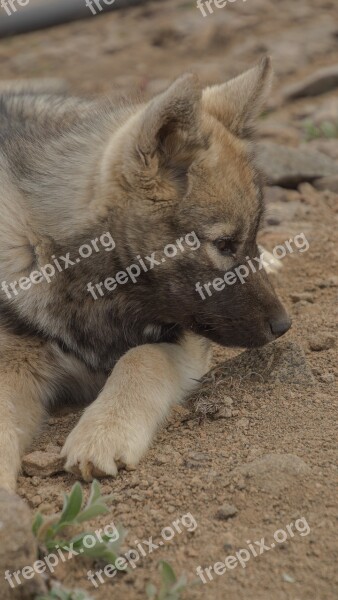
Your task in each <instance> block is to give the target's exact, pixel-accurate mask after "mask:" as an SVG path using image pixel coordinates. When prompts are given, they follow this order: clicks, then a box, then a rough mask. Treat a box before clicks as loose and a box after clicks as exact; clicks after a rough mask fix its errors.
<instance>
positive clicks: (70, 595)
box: [35, 587, 93, 600]
mask: <svg viewBox="0 0 338 600" xmlns="http://www.w3.org/2000/svg"><path fill="white" fill-rule="evenodd" d="M35 600H93V599H92V596H89V595H88V594H87V592H83V591H81V590H73V591H72V592H71V591H69V590H66V589H65V588H62V587H54V588H52V589H51V590H50V592H46V594H43V595H42V596H36V598H35Z"/></svg>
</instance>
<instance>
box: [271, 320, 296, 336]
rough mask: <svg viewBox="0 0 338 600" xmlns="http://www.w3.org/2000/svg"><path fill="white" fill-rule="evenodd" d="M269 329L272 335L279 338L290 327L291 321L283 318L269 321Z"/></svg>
mask: <svg viewBox="0 0 338 600" xmlns="http://www.w3.org/2000/svg"><path fill="white" fill-rule="evenodd" d="M270 327H271V331H272V333H273V334H274V335H275V336H276V337H280V336H281V335H284V333H286V332H287V331H289V329H290V327H291V319H290V318H289V317H283V318H282V319H271V321H270Z"/></svg>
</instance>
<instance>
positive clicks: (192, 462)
mask: <svg viewBox="0 0 338 600" xmlns="http://www.w3.org/2000/svg"><path fill="white" fill-rule="evenodd" d="M209 462H211V456H210V455H209V454H207V453H206V452H189V454H188V457H187V459H186V461H185V465H186V466H187V467H188V468H189V469H193V468H197V469H198V468H201V467H204V466H206V465H207V464H208V463H209Z"/></svg>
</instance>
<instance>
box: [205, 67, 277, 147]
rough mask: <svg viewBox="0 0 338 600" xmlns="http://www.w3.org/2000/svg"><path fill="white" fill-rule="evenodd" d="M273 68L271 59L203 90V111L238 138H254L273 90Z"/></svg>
mask: <svg viewBox="0 0 338 600" xmlns="http://www.w3.org/2000/svg"><path fill="white" fill-rule="evenodd" d="M272 74H273V72H272V67H271V61H270V58H269V57H265V58H263V59H262V60H261V62H260V63H259V64H258V65H257V66H256V67H254V68H253V69H250V70H249V71H246V72H245V73H242V75H239V76H238V77H236V78H235V79H231V80H230V81H228V82H227V83H224V84H222V85H214V86H212V87H208V88H206V89H205V90H204V91H203V101H202V104H203V109H204V110H205V111H206V112H208V113H209V114H211V115H212V116H213V117H215V118H216V119H218V120H219V121H220V122H221V123H223V125H224V126H225V127H226V128H227V129H229V131H231V133H233V134H234V135H236V136H238V137H247V136H249V135H250V133H251V131H252V128H253V125H254V122H255V119H256V118H257V116H258V115H259V113H260V112H261V111H262V108H263V106H264V103H265V101H266V99H267V96H268V93H269V91H270V86H271V81H272Z"/></svg>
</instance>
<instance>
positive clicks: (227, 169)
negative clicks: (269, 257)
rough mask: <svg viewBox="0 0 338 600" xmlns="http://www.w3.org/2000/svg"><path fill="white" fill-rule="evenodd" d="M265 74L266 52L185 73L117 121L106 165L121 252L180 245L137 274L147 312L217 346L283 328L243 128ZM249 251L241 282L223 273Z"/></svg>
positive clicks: (265, 83)
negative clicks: (222, 75) (254, 59)
mask: <svg viewBox="0 0 338 600" xmlns="http://www.w3.org/2000/svg"><path fill="white" fill-rule="evenodd" d="M270 81H271V66H270V61H269V59H264V60H263V61H262V62H261V63H260V64H259V65H258V66H257V67H255V68H253V69H251V70H250V71H247V72H246V73H244V74H242V75H240V76H239V77H237V78H236V79H233V80H232V81H230V82H228V83H225V84H224V85H217V86H214V87H209V88H207V89H205V90H201V89H200V86H199V84H198V81H197V79H196V78H195V77H194V76H191V75H187V76H184V77H182V78H180V79H178V80H177V81H176V82H174V84H173V85H172V86H171V87H170V88H169V89H168V90H167V91H166V92H164V93H163V94H161V95H159V96H157V97H156V98H155V99H154V100H152V101H151V102H150V103H149V104H148V105H147V106H146V107H142V108H141V109H140V110H139V112H138V113H137V114H136V115H134V116H133V117H132V118H131V119H130V120H129V121H127V123H126V126H125V132H124V133H125V135H124V136H123V140H124V142H123V143H124V149H123V151H122V150H121V153H120V155H121V157H122V162H121V161H119V164H118V165H117V164H116V167H118V169H119V174H118V175H117V171H116V170H115V181H116V176H118V178H119V181H120V190H121V189H122V188H123V193H124V202H125V203H126V205H128V211H126V213H125V220H126V221H129V227H126V228H125V230H124V231H129V232H132V233H129V240H127V243H128V246H129V247H130V248H132V253H131V255H130V258H131V259H132V257H133V256H135V254H136V253H138V254H142V255H145V254H147V253H151V252H154V251H156V252H157V253H161V251H162V250H163V248H164V246H165V245H166V244H167V243H174V244H175V241H176V240H179V239H181V244H180V245H181V247H182V246H184V245H185V249H184V250H183V251H182V249H180V250H179V252H177V254H176V256H175V258H172V259H170V260H169V259H166V260H165V261H163V263H162V264H161V265H160V266H157V267H156V268H154V269H153V270H151V272H149V273H148V274H147V285H149V282H153V283H154V291H153V294H154V295H153V303H154V307H153V308H154V311H153V312H154V314H153V316H154V318H155V314H156V316H157V319H159V320H162V321H164V322H167V323H179V324H181V325H183V326H184V327H186V328H191V329H192V330H194V331H196V332H197V333H200V334H202V335H204V336H206V337H208V338H211V339H212V340H214V341H216V342H218V343H220V344H222V345H227V346H234V345H238V346H259V345H263V344H265V343H267V342H269V341H271V340H273V339H275V338H276V337H278V336H279V335H282V334H283V333H285V332H286V331H287V330H288V329H289V327H290V320H289V318H288V316H287V314H286V312H285V310H284V308H283V306H282V305H281V303H280V301H279V300H278V298H277V296H276V294H275V292H274V290H273V287H272V285H271V283H270V281H269V279H268V276H267V274H266V272H265V271H264V269H262V268H261V265H260V264H259V254H260V253H259V250H258V248H257V243H256V237H257V232H258V229H259V225H260V221H261V217H262V213H263V198H262V182H261V178H260V175H259V173H258V171H257V169H256V168H255V166H254V161H253V157H254V143H253V141H252V128H253V124H254V121H255V118H256V117H257V115H258V114H259V113H260V111H261V109H262V107H263V103H264V100H265V98H266V95H267V93H268V90H269V86H270ZM121 139H122V138H121ZM127 212H128V215H127ZM191 232H194V233H193V234H191ZM188 233H190V234H191V235H190V238H188V236H187V234H188ZM194 236H195V237H194ZM197 238H198V239H197ZM182 239H183V241H182ZM194 239H195V245H196V248H194V249H193V247H192V246H193V243H194ZM187 240H190V242H191V243H190V247H189V242H188V241H187ZM255 259H256V260H255ZM249 260H251V262H252V265H255V266H256V269H252V268H251V267H250V269H248V270H249V274H247V276H246V277H245V282H244V283H242V281H243V278H242V281H241V280H240V279H239V278H238V277H237V278H235V279H234V278H232V279H231V275H230V274H229V272H234V270H235V269H237V268H238V267H240V266H241V265H248V264H249V263H248V261H249ZM254 270H256V272H254ZM226 273H228V280H227V281H225V280H224V277H225V274H226ZM226 279H227V278H226ZM214 282H216V284H214ZM222 282H223V283H222ZM144 283H145V282H144ZM204 284H207V286H206V287H205V286H204ZM208 284H211V285H209V287H208ZM138 285H142V282H141V279H140V280H139V282H138ZM215 286H216V287H215ZM208 290H209V291H208ZM147 310H148V311H149V313H151V312H152V309H151V308H150V307H149V303H147Z"/></svg>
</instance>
